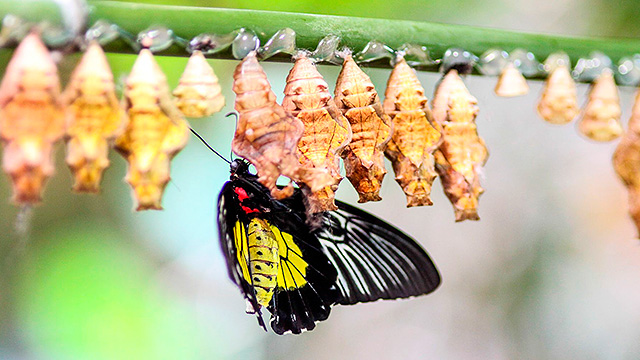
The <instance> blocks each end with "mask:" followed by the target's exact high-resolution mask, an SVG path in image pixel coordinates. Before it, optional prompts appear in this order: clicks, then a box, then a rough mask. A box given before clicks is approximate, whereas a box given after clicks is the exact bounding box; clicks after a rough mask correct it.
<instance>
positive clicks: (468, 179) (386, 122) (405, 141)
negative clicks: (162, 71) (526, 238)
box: [232, 52, 488, 221]
mask: <svg viewBox="0 0 640 360" xmlns="http://www.w3.org/2000/svg"><path fill="white" fill-rule="evenodd" d="M233 89H234V91H235V93H236V103H235V109H236V110H237V111H238V113H239V119H238V125H237V128H236V133H235V135H234V139H233V141H232V150H233V151H234V152H235V153H236V154H238V155H240V156H242V157H244V158H246V159H247V160H249V161H250V162H251V163H252V164H254V166H255V167H256V170H257V173H258V176H259V180H260V182H261V183H262V184H263V185H265V187H267V188H268V189H269V190H270V191H271V193H272V195H273V196H274V197H276V198H284V197H287V196H290V195H291V193H292V188H291V187H290V186H287V187H285V188H282V189H281V188H279V187H277V186H276V180H277V179H278V177H279V176H281V175H284V176H287V177H289V178H290V179H291V180H293V181H296V182H297V183H298V185H299V186H300V187H301V188H302V190H303V192H304V193H305V195H306V198H307V204H308V206H307V208H308V211H309V212H311V213H315V212H320V211H326V210H333V209H335V208H336V207H335V204H334V192H335V190H336V188H337V186H338V183H339V182H340V180H341V176H340V173H339V171H338V169H339V158H340V157H341V158H342V159H343V160H344V164H345V172H346V177H347V178H348V180H349V181H350V182H351V184H352V185H353V186H354V188H355V189H356V191H357V192H358V194H359V197H360V199H359V202H367V201H379V200H381V198H380V195H379V192H380V185H381V182H382V179H383V177H384V176H385V174H386V169H385V166H384V156H385V155H386V156H387V157H388V158H389V159H390V160H391V161H392V164H393V168H394V171H395V174H396V180H397V182H398V183H399V184H400V186H401V187H402V189H403V190H404V192H405V194H406V196H407V206H422V205H431V204H432V202H431V199H430V192H431V185H432V183H433V181H434V179H435V177H436V174H438V175H440V178H441V180H442V183H443V185H444V190H445V193H446V194H447V196H448V197H449V199H450V200H451V202H452V203H453V205H454V209H455V212H456V219H457V220H458V221H461V220H465V219H473V220H477V219H478V215H477V203H478V197H479V195H480V194H481V193H482V192H483V189H482V188H481V187H480V184H479V177H478V173H479V172H480V168H481V167H482V166H483V165H484V163H485V161H486V159H487V156H488V153H487V150H486V148H485V146H484V142H483V141H482V139H480V138H479V136H478V134H477V131H476V126H475V117H476V114H477V101H476V99H475V98H474V97H473V96H471V95H470V94H469V92H468V90H467V89H466V87H465V86H464V83H463V82H462V79H461V78H460V77H459V75H458V73H457V71H456V70H450V71H449V72H448V73H447V75H446V76H445V77H444V79H443V81H442V82H441V83H440V85H439V86H438V89H437V91H436V95H435V98H434V102H433V114H432V110H431V108H430V107H429V104H428V101H427V98H426V97H425V95H424V93H425V91H424V88H423V87H422V86H421V85H420V82H419V80H418V78H417V76H416V74H415V71H414V70H413V69H411V68H410V67H409V66H408V65H407V63H406V62H405V61H404V60H403V59H400V60H399V61H397V63H396V65H395V67H394V69H393V71H392V73H391V76H390V78H389V82H388V84H387V90H386V94H385V95H386V97H385V101H384V104H382V103H381V102H380V100H379V97H378V94H377V92H376V90H375V87H374V85H373V83H372V82H371V80H370V78H369V77H368V76H367V75H366V74H365V73H364V72H363V71H362V70H361V69H360V68H359V67H358V65H357V64H356V63H355V62H354V61H353V59H352V57H351V56H350V55H345V56H344V63H343V66H342V70H341V72H340V75H339V76H338V80H337V83H336V87H335V93H334V94H335V98H332V96H331V94H330V93H329V91H328V84H327V83H326V82H325V81H324V79H323V78H322V76H321V75H320V73H319V72H318V71H317V69H316V67H315V65H314V63H313V61H312V60H311V59H309V58H308V57H306V55H305V53H304V52H300V53H299V54H298V55H297V58H296V62H295V64H294V66H293V68H292V69H291V71H290V73H289V75H288V77H287V84H286V86H285V91H284V93H285V97H284V99H283V103H282V105H279V104H278V103H277V102H276V96H275V94H274V93H273V91H272V90H271V87H270V85H269V82H268V80H267V77H266V74H265V73H264V71H263V70H262V68H261V66H260V65H259V63H258V60H257V58H256V54H255V53H250V54H249V55H248V56H247V57H246V58H245V59H244V60H243V61H242V62H241V63H240V64H239V65H238V67H237V68H236V70H235V73H234V85H233Z"/></svg>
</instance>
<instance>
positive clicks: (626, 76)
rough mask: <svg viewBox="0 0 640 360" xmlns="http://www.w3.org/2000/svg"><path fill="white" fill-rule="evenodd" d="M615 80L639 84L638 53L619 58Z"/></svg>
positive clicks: (639, 62)
mask: <svg viewBox="0 0 640 360" xmlns="http://www.w3.org/2000/svg"><path fill="white" fill-rule="evenodd" d="M616 80H617V81H618V83H619V84H621V85H628V86H638V84H640V54H635V55H633V56H627V57H623V58H622V59H620V61H619V62H618V72H617V73H616Z"/></svg>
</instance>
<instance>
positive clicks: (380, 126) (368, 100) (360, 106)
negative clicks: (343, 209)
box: [335, 55, 392, 203]
mask: <svg viewBox="0 0 640 360" xmlns="http://www.w3.org/2000/svg"><path fill="white" fill-rule="evenodd" d="M335 101H336V104H337V105H338V108H339V109H340V110H341V111H342V113H343V114H344V116H345V117H346V118H347V120H349V123H350V124H351V130H352V132H353V137H352V139H351V142H350V143H349V145H348V146H347V147H346V148H345V150H344V152H343V153H342V157H343V159H344V166H345V171H346V175H347V178H348V179H349V181H350V182H351V184H353V187H354V188H355V189H356V191H357V192H358V194H359V195H360V199H359V200H358V202H360V203H363V202H367V201H380V200H382V198H381V197H380V195H379V193H380V186H381V184H382V179H383V178H384V175H385V174H386V173H387V170H386V169H385V168H384V149H385V148H386V145H387V142H389V140H390V139H391V133H392V128H391V126H392V125H391V120H390V119H389V116H388V115H387V114H385V113H384V111H383V109H382V104H380V99H379V98H378V93H377V92H376V89H375V87H374V86H373V83H372V82H371V79H370V78H369V76H367V74H365V73H364V72H363V71H362V70H361V69H360V67H358V65H357V64H356V63H355V61H353V58H352V57H351V55H346V56H345V58H344V63H343V65H342V70H341V71H340V75H338V81H337V83H336V89H335Z"/></svg>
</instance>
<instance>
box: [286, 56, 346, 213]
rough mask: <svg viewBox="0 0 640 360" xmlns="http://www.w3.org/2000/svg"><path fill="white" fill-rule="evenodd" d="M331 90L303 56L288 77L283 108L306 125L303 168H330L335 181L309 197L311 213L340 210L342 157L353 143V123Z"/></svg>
mask: <svg viewBox="0 0 640 360" xmlns="http://www.w3.org/2000/svg"><path fill="white" fill-rule="evenodd" d="M328 88H329V85H328V84H327V82H326V81H324V79H323V78H322V75H320V73H319V72H318V70H317V69H316V66H315V64H313V62H312V61H311V59H309V58H308V57H307V56H305V55H304V54H300V55H299V56H298V58H297V59H296V62H295V64H294V66H293V68H292V69H291V71H290V72H289V76H287V85H286V87H285V88H284V94H285V96H284V100H283V101H282V107H283V108H284V110H285V111H286V112H287V113H289V114H291V115H293V116H295V117H296V118H298V119H299V120H300V121H302V123H303V124H304V132H303V134H302V138H301V139H300V141H299V142H298V150H299V151H300V163H301V164H302V167H303V168H319V169H326V170H327V171H328V173H329V174H330V175H331V177H332V178H333V180H334V181H333V183H332V184H331V185H330V186H326V187H324V188H323V189H321V190H320V191H317V192H311V193H309V194H307V201H308V204H307V205H308V210H309V212H310V213H317V212H322V211H329V210H337V209H338V207H337V206H336V205H335V202H334V198H335V194H334V192H335V191H336V190H337V188H338V184H339V183H340V181H341V180H342V176H341V175H340V158H339V154H340V153H341V151H342V149H343V148H344V147H345V146H346V145H347V144H348V143H349V141H351V127H350V126H349V122H348V121H347V119H346V118H345V117H344V116H343V115H342V113H341V112H340V110H339V109H338V107H337V106H336V104H335V102H334V101H333V98H332V97H331V94H330V93H329V91H328Z"/></svg>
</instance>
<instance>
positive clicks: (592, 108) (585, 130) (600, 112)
mask: <svg viewBox="0 0 640 360" xmlns="http://www.w3.org/2000/svg"><path fill="white" fill-rule="evenodd" d="M621 114H622V111H621V110H620V98H619V97H618V88H617V87H616V81H615V80H614V78H613V73H612V72H611V71H610V70H605V71H604V72H602V74H600V76H598V78H597V79H596V80H595V82H594V83H593V84H592V85H591V89H590V90H589V100H588V102H587V105H586V106H585V109H584V115H583V116H582V119H581V120H580V123H579V124H578V129H579V130H580V132H581V133H582V134H583V135H584V136H586V137H588V138H589V139H591V140H595V141H603V142H604V141H611V140H614V139H616V138H618V137H619V136H620V135H622V124H620V115H621Z"/></svg>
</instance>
